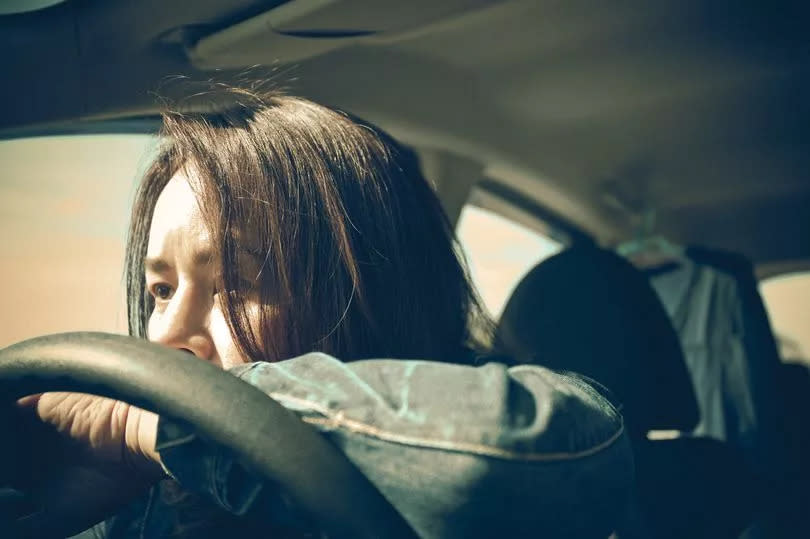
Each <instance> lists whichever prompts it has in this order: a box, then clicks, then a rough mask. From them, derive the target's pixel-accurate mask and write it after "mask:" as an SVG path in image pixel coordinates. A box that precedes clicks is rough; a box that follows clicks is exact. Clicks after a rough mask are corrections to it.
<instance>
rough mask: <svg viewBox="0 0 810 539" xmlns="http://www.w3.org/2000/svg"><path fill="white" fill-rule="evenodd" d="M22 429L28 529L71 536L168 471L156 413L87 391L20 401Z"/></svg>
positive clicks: (20, 476)
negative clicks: (157, 437) (159, 442)
mask: <svg viewBox="0 0 810 539" xmlns="http://www.w3.org/2000/svg"><path fill="white" fill-rule="evenodd" d="M17 405H18V408H19V411H20V412H21V413H20V422H21V424H20V425H19V426H18V428H17V431H18V432H20V433H24V434H23V437H24V440H23V447H25V448H26V452H25V453H24V454H22V457H23V460H24V462H21V463H19V464H20V466H19V469H18V473H17V477H16V478H15V483H16V484H15V487H17V488H18V489H20V490H21V491H23V492H24V493H25V494H27V495H28V496H29V497H30V499H31V501H32V502H33V505H34V506H35V507H36V510H35V512H34V513H32V514H31V515H29V516H28V517H26V518H24V519H23V520H22V521H21V522H22V524H23V525H24V527H25V530H24V533H25V534H28V535H36V536H46V535H50V534H54V535H57V534H63V535H62V536H64V535H70V534H71V533H75V532H78V531H81V530H82V529H85V528H87V527H89V526H90V525H92V524H94V523H95V522H97V521H99V520H101V519H103V518H104V517H105V516H108V515H109V514H111V513H113V512H115V511H116V510H117V509H119V508H120V507H121V506H123V505H124V504H126V503H127V502H129V501H131V500H132V499H134V498H135V497H137V496H138V495H139V494H141V493H143V492H144V491H145V490H146V489H148V487H149V486H150V485H151V484H153V483H154V482H155V481H157V480H158V479H160V478H161V477H162V475H163V472H162V468H161V466H160V461H159V456H158V455H157V453H156V452H155V450H154V445H155V435H156V432H157V415H155V414H153V413H151V412H147V411H145V410H141V409H140V408H136V407H134V406H131V405H129V404H126V403H123V402H121V401H115V400H112V399H107V398H103V397H97V396H93V395H86V394H82V393H42V394H40V395H33V396H30V397H25V398H23V399H21V400H20V401H18V403H17Z"/></svg>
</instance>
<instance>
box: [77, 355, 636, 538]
mask: <svg viewBox="0 0 810 539" xmlns="http://www.w3.org/2000/svg"><path fill="white" fill-rule="evenodd" d="M231 372H232V373H233V374H234V375H235V376H237V377H239V378H241V379H242V380H244V381H245V382H247V383H249V384H252V385H254V386H256V387H258V388H260V389H261V390H263V391H264V392H265V393H267V394H268V395H269V396H271V397H272V398H273V399H275V400H276V401H278V402H279V403H281V404H282V405H283V406H285V407H287V408H288V409H290V410H293V411H294V412H296V413H297V414H299V415H300V417H301V419H302V420H303V421H305V422H307V423H309V424H311V425H312V426H313V427H315V428H317V429H318V430H319V431H321V432H322V433H323V435H324V436H326V437H328V438H329V440H331V441H332V442H333V443H334V444H336V445H337V446H338V448H339V449H340V450H341V451H342V452H343V453H344V454H345V455H346V456H347V457H348V459H349V460H351V461H352V462H353V463H354V464H355V465H356V466H357V467H358V468H359V469H360V470H361V471H362V472H363V473H364V474H365V475H366V477H368V478H369V480H370V481H371V482H372V483H373V484H374V485H375V486H376V487H377V489H378V490H379V491H380V492H381V493H382V494H383V495H384V496H385V497H386V498H387V499H388V501H389V502H390V503H391V504H392V505H393V506H394V508H395V509H396V510H397V511H399V513H400V514H401V515H402V516H403V517H404V518H405V520H406V521H407V522H408V524H409V525H410V526H411V527H412V528H413V530H414V531H415V532H416V533H417V535H419V536H420V537H446V538H456V537H459V538H461V537H493V536H502V537H511V536H533V537H607V536H608V535H609V534H610V533H611V531H612V529H613V526H615V524H616V522H617V520H618V519H619V518H620V515H621V513H622V511H623V509H624V507H625V504H626V501H627V499H628V497H629V495H630V491H631V485H632V482H633V461H632V454H631V451H630V448H629V444H628V441H627V436H626V434H625V432H624V428H623V423H622V418H621V415H620V414H619V413H618V411H617V409H616V408H615V407H614V406H613V405H612V404H611V403H610V402H609V401H608V399H607V398H606V397H605V395H604V394H603V393H601V392H600V391H598V390H597V389H595V388H594V387H593V386H592V385H590V384H589V383H587V382H585V381H584V380H582V379H581V378H579V377H577V376H574V375H567V374H560V373H555V372H552V371H550V370H547V369H544V368H542V367H538V366H529V365H526V366H517V367H511V368H509V367H507V366H506V365H502V364H499V363H488V364H486V365H483V366H480V367H468V366H461V365H453V364H447V363H436V362H427V361H404V360H363V361H355V362H351V363H342V362H340V361H338V360H336V359H334V358H332V357H330V356H327V355H325V354H321V353H312V354H307V355H305V356H301V357H298V358H295V359H291V360H287V361H282V362H279V363H263V362H256V363H251V364H247V365H241V366H239V367H236V368H234V369H232V371H231ZM158 430H159V432H158V443H157V446H156V448H157V449H158V451H159V452H160V454H161V458H162V460H163V462H164V466H165V468H166V471H167V472H168V474H169V476H170V477H171V481H174V482H176V483H178V484H179V485H182V490H181V489H179V488H178V487H177V485H176V484H175V485H172V484H167V483H166V482H164V483H163V485H162V486H160V487H158V488H154V489H153V490H152V491H151V492H150V494H149V497H148V498H145V499H144V500H141V501H140V502H139V503H137V504H134V505H133V506H131V507H129V508H127V510H125V511H123V512H122V513H120V514H119V515H117V516H116V517H114V518H113V519H111V520H108V521H107V522H105V523H102V524H100V525H97V526H96V527H95V528H93V529H92V530H88V531H87V532H85V534H83V535H82V536H81V537H105V538H107V539H118V538H129V537H185V536H188V537H219V536H224V535H225V534H228V535H231V536H235V537H252V536H261V537H266V536H274V537H280V536H289V535H290V534H292V535H297V536H301V535H303V536H307V533H310V534H311V535H312V536H314V535H315V533H316V531H315V530H316V528H315V527H314V524H313V523H308V522H306V521H304V520H303V519H302V518H301V516H300V515H299V514H298V513H297V512H296V509H295V508H294V507H292V506H291V504H290V503H289V502H288V501H287V499H286V498H285V496H284V493H283V492H282V491H281V490H280V488H279V487H277V486H275V485H270V484H269V483H268V482H267V481H264V480H262V479H261V478H258V477H255V476H254V475H253V474H251V473H249V472H248V471H246V470H245V469H244V468H242V467H241V466H240V465H239V464H238V463H236V462H235V461H234V459H231V458H230V457H229V456H228V455H229V454H228V452H227V450H224V449H222V448H219V447H215V446H213V445H209V444H208V443H207V442H204V441H202V440H201V439H199V438H198V437H196V436H195V435H194V433H193V432H191V431H190V430H189V429H188V428H186V427H184V426H183V425H179V424H177V423H172V422H169V421H167V420H165V419H161V422H160V425H159V429H158ZM324 488H329V485H324ZM184 493H189V494H188V495H187V496H185V495H184ZM172 498H174V499H172ZM178 500H179V501H178ZM362 510H363V508H362V507H358V511H362Z"/></svg>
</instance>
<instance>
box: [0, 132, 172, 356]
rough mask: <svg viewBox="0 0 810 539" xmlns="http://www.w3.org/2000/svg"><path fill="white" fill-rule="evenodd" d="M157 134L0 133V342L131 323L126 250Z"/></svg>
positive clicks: (117, 328) (112, 328) (123, 327)
mask: <svg viewBox="0 0 810 539" xmlns="http://www.w3.org/2000/svg"><path fill="white" fill-rule="evenodd" d="M155 148H156V138H155V137H154V136H150V135H109V134H104V135H100V134H94V135H67V136H52V137H36V138H25V139H14V140H3V141H0V163H2V175H1V176H2V182H0V245H2V246H3V248H2V250H0V281H1V282H2V283H3V301H2V303H0V347H2V346H7V345H9V344H11V343H13V342H17V341H19V340H22V339H26V338H29V337H33V336H37V335H42V334H45V333H56V332H61V331H78V330H95V331H110V332H120V333H125V332H126V308H125V306H124V299H123V298H124V286H123V258H124V242H125V237H126V227H127V219H128V217H129V208H130V206H131V202H132V196H133V194H134V188H135V181H136V178H137V177H138V176H139V174H140V173H142V171H143V170H144V169H145V167H146V165H147V164H148V160H149V158H150V156H151V155H153V153H154V150H155Z"/></svg>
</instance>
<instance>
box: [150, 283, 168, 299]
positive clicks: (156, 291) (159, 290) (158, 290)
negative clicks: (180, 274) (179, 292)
mask: <svg viewBox="0 0 810 539" xmlns="http://www.w3.org/2000/svg"><path fill="white" fill-rule="evenodd" d="M150 292H152V295H153V296H154V297H155V298H156V299H162V300H167V299H169V298H171V297H172V292H173V291H172V287H171V286H169V285H167V284H164V283H159V284H156V285H153V286H152V288H151V289H150Z"/></svg>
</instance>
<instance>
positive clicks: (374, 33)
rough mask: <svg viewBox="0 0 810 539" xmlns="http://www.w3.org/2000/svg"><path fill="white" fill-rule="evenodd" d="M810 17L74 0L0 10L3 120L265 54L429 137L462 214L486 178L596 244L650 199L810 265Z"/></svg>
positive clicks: (599, 5) (678, 9)
mask: <svg viewBox="0 0 810 539" xmlns="http://www.w3.org/2000/svg"><path fill="white" fill-rule="evenodd" d="M278 4H285V5H281V6H279V7H275V6H276V5H278ZM709 4H711V5H709ZM747 4H754V5H750V6H749V5H747ZM274 7H275V9H274ZM808 22H810V17H809V16H808V10H807V8H805V7H804V3H803V2H788V1H781V0H780V1H777V2H771V3H768V4H767V5H766V3H764V2H763V3H759V2H725V3H723V2H712V3H709V2H702V1H692V0H688V1H685V0H677V1H649V0H636V1H627V2H592V1H584V0H566V1H552V0H512V1H493V0H444V1H442V2H435V1H433V0H418V1H410V2H394V1H385V2H381V1H378V0H346V1H335V0H294V1H292V2H287V3H285V2H281V1H273V2H269V1H257V0H221V1H217V0H177V1H173V2H164V1H162V0H139V1H136V0H112V1H102V0H67V1H66V2H64V3H61V4H58V5H55V6H53V7H49V8H46V9H42V10H39V11H34V12H30V13H24V14H16V15H3V16H0V43H2V47H3V49H4V50H5V51H6V54H4V55H3V57H2V59H0V69H1V70H2V73H3V81H4V84H3V85H2V88H3V89H2V92H3V95H2V99H0V107H2V110H1V111H0V136H7V137H8V136H17V135H20V134H23V133H26V132H30V131H26V130H31V129H36V130H48V129H51V128H54V127H58V126H61V125H64V124H66V123H75V121H76V120H85V121H90V120H99V119H115V120H121V119H126V118H131V117H144V116H146V117H148V116H150V115H154V114H155V113H156V112H157V111H158V109H159V102H158V100H157V99H156V98H155V93H154V92H155V91H156V90H157V91H159V92H160V93H162V94H164V95H168V96H171V94H172V92H174V91H179V90H174V89H173V87H172V85H171V84H167V80H169V79H168V77H173V76H176V75H188V76H190V77H192V78H196V79H206V78H209V77H211V76H212V75H216V77H217V78H219V79H229V78H232V77H233V76H234V74H235V73H238V72H241V71H243V68H244V67H245V66H251V65H255V64H266V65H272V66H274V75H273V77H274V78H275V79H276V80H277V81H278V82H279V83H280V84H281V85H283V86H284V87H286V88H289V89H290V90H291V91H293V92H295V93H300V94H303V95H306V96H309V97H312V98H314V99H316V100H318V101H321V102H325V103H328V104H332V105H335V106H338V107H341V108H344V109H346V110H349V111H351V112H353V113H356V114H359V115H361V116H364V117H367V118H368V119H370V120H372V121H374V122H376V123H378V124H380V125H381V126H382V127H385V128H386V129H388V130H390V131H392V132H393V133H394V134H395V135H397V136H399V137H400V138H402V139H403V140H405V141H406V142H408V143H409V144H412V145H413V146H414V147H416V148H417V149H418V150H419V151H420V153H421V154H422V155H423V156H426V160H427V161H428V162H429V163H428V167H427V168H428V169H430V170H433V171H434V172H435V174H436V175H437V176H440V177H439V178H437V180H438V183H439V190H440V193H441V194H442V196H443V198H444V199H445V202H446V203H447V204H448V207H450V208H456V209H457V207H458V206H459V204H460V203H461V201H462V200H463V197H465V196H466V194H467V191H468V189H469V187H470V185H472V183H474V182H475V181H478V180H480V179H483V178H489V179H490V181H495V182H497V183H498V184H499V185H500V186H502V187H504V188H505V189H506V190H508V191H509V192H512V193H514V194H515V195H516V198H518V199H523V200H526V201H530V202H531V204H533V205H536V206H539V207H543V208H545V209H546V210H547V211H549V212H550V213H551V214H552V215H557V216H559V217H560V218H562V219H563V220H565V221H567V222H568V223H570V224H571V225H573V226H575V227H577V228H579V229H581V230H584V231H586V232H587V233H588V234H591V235H593V236H595V237H596V238H597V239H599V240H600V241H601V242H605V243H611V242H615V241H618V240H621V239H624V238H627V237H630V236H632V235H633V233H634V231H635V230H636V229H637V228H638V226H639V223H640V221H641V218H642V216H643V215H644V214H645V213H649V212H651V211H654V212H655V214H656V217H657V220H656V230H657V231H659V232H660V233H663V234H666V235H667V236H668V237H669V238H670V239H672V240H674V241H678V242H682V243H699V244H704V245H709V246H717V247H723V248H727V249H732V250H736V251H740V252H742V253H744V254H746V255H748V256H750V257H752V258H753V259H754V260H755V261H756V262H757V263H759V264H764V265H765V266H767V265H771V266H772V267H776V266H775V265H776V264H783V263H791V264H799V265H802V264H803V263H805V262H806V261H810V212H809V211H808V208H810V173H808V171H809V170H810V152H808V151H807V150H808V146H809V145H810V100H808V98H807V90H808V89H810V46H809V45H810V39H808V37H806V35H807V28H808ZM431 163H432V164H431ZM430 170H429V172H430ZM441 176H445V177H444V178H442V177H441ZM456 184H457V185H456ZM454 198H455V199H457V200H453V199H454ZM451 213H452V211H451ZM783 267H785V268H787V267H788V266H783ZM797 267H798V266H797Z"/></svg>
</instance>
